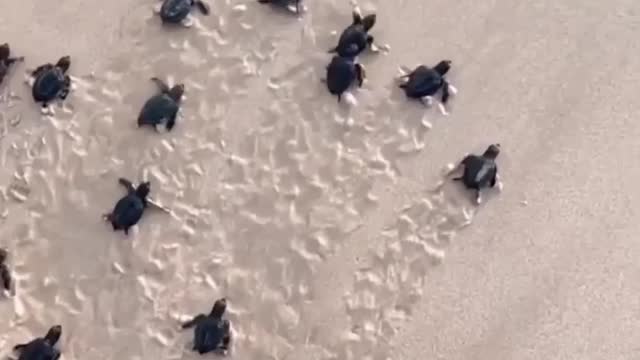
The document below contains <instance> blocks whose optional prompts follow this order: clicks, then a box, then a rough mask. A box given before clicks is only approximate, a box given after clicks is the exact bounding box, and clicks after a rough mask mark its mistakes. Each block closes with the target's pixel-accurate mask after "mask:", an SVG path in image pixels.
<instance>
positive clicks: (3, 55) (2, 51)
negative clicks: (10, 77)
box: [0, 43, 24, 83]
mask: <svg viewBox="0 0 640 360" xmlns="http://www.w3.org/2000/svg"><path fill="white" fill-rule="evenodd" d="M18 61H24V57H22V56H21V57H11V48H10V47H9V44H7V43H4V44H2V45H0V83H2V80H4V77H5V76H7V73H8V72H9V67H10V66H11V65H13V64H14V63H15V62H18Z"/></svg>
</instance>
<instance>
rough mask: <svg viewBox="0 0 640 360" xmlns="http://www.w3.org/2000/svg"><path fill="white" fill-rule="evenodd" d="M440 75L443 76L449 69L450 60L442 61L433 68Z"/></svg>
mask: <svg viewBox="0 0 640 360" xmlns="http://www.w3.org/2000/svg"><path fill="white" fill-rule="evenodd" d="M433 69H434V70H435V71H437V72H438V74H440V75H444V74H446V73H447V72H449V69H451V60H442V61H440V62H439V63H438V64H437V65H436V66H435V67H434V68H433Z"/></svg>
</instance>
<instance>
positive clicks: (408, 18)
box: [0, 0, 640, 360]
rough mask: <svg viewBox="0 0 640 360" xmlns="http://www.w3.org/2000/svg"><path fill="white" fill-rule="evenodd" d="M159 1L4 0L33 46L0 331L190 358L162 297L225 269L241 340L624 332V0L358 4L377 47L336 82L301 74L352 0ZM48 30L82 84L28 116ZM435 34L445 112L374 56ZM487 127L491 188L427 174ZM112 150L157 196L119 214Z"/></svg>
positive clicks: (17, 136) (119, 172)
mask: <svg viewBox="0 0 640 360" xmlns="http://www.w3.org/2000/svg"><path fill="white" fill-rule="evenodd" d="M155 4H156V2H154V1H146V0H145V1H132V0H118V1H112V2H110V3H99V4H98V3H96V4H95V5H93V4H92V5H86V4H85V3H84V2H81V1H79V0H69V1H67V2H65V6H64V8H56V5H55V4H53V3H52V4H49V5H46V4H41V3H40V2H38V1H34V0H27V1H24V2H10V3H7V4H4V5H2V6H1V8H2V10H3V13H5V14H12V15H11V16H10V17H8V18H7V19H4V20H3V22H2V23H1V24H0V33H1V34H3V39H0V40H2V41H8V42H9V43H10V44H11V45H12V50H13V52H14V54H16V55H23V56H25V57H26V63H25V64H23V65H19V66H18V67H16V68H15V69H14V71H13V72H12V73H11V75H10V76H9V77H8V78H7V79H6V80H5V84H3V86H2V94H3V101H2V104H0V109H1V114H2V119H0V120H1V121H2V123H1V124H0V131H1V133H2V139H1V140H0V164H1V165H2V167H3V168H4V170H3V171H2V172H0V186H1V187H2V190H3V191H2V194H3V197H2V198H0V204H1V206H2V208H1V209H0V215H2V222H3V226H2V232H3V234H2V240H1V243H0V244H1V245H2V246H3V247H6V248H8V249H9V251H10V253H11V255H10V258H9V264H10V266H11V268H12V270H13V272H14V274H15V277H16V283H17V284H16V293H15V295H14V296H13V297H10V298H3V299H2V300H0V318H2V319H6V320H3V323H4V324H6V327H3V328H2V329H3V331H1V332H0V349H1V350H0V352H1V353H0V355H5V354H7V353H8V350H9V348H10V347H11V346H13V345H14V344H15V343H18V342H23V341H25V340H28V339H30V338H31V337H34V336H42V335H44V333H45V332H46V330H47V329H48V328H49V326H51V325H53V324H54V323H60V324H62V325H63V336H62V339H61V344H60V345H61V349H62V351H63V357H64V358H66V359H89V358H90V359H112V358H125V359H142V358H145V359H153V358H158V359H196V358H199V356H198V355H195V354H193V353H191V352H190V351H189V350H188V347H189V345H190V341H191V333H190V332H181V331H179V330H178V327H177V324H178V320H179V319H180V318H181V317H184V316H190V315H194V314H196V313H200V312H206V311H208V310H209V309H210V307H211V306H212V304H213V302H214V300H215V299H217V298H219V297H221V296H226V297H227V298H228V299H229V302H230V308H229V311H228V317H229V318H230V319H231V321H232V324H233V328H234V334H235V341H234V349H233V352H232V355H231V356H232V357H234V358H244V359H265V358H268V359H303V358H306V359H376V360H377V359H387V358H391V359H407V360H409V359H417V358H438V359H470V358H473V359H475V358H478V359H480V358H482V359H484V358H493V359H541V358H558V359H574V358H575V359H630V358H634V357H637V356H638V353H639V352H640V350H638V347H637V346H636V345H635V341H634V340H635V339H637V338H638V335H640V334H639V332H640V330H638V329H639V328H638V326H634V325H635V314H636V309H637V307H638V300H637V299H638V297H637V288H638V285H636V283H637V281H636V280H637V279H638V277H639V276H640V267H639V266H637V265H635V264H634V263H633V262H632V261H634V260H635V259H637V258H638V255H639V254H640V245H637V242H636V241H635V240H636V236H634V235H635V234H637V233H638V231H639V230H640V225H638V224H637V221H634V220H636V219H638V218H639V216H640V214H639V213H640V210H639V209H640V208H639V207H638V206H636V205H635V204H636V203H638V201H640V199H639V196H640V195H639V194H640V192H638V191H637V190H636V189H635V185H636V183H637V182H638V180H639V179H640V170H638V167H637V166H634V162H635V160H636V159H638V157H639V156H640V145H639V144H637V142H636V141H635V139H636V138H637V135H640V126H639V125H637V124H636V121H635V119H633V118H632V115H633V114H635V113H636V110H634V109H635V108H636V106H634V100H635V97H636V92H635V91H634V90H635V89H636V83H637V81H638V76H637V75H636V74H637V73H638V71H637V70H638V65H639V64H638V62H639V61H638V60H637V59H636V58H635V57H634V56H633V55H634V54H635V53H636V52H637V51H635V50H637V48H638V39H637V36H636V34H637V30H638V24H637V21H636V19H637V18H638V14H639V13H640V4H637V3H635V2H632V1H628V0H615V1H612V2H610V3H603V2H595V1H565V2H564V3H563V4H557V3H556V2H552V1H542V2H537V3H535V4H533V3H532V4H516V3H513V2H510V1H489V2H482V3H478V2H472V1H467V0H465V1H460V2H457V3H455V4H451V2H445V1H427V2H421V1H413V0H412V1H407V0H403V1H399V2H396V3H377V4H375V3H360V4H359V5H360V7H361V8H362V10H363V11H364V12H365V13H366V12H368V11H370V10H372V9H376V10H377V12H378V14H379V15H378V23H377V24H376V26H375V27H374V29H373V30H372V34H373V35H375V36H376V39H377V40H378V41H379V42H380V43H388V44H389V45H390V46H391V51H390V52H389V53H388V54H371V55H364V56H362V57H361V61H362V62H363V63H364V64H365V66H366V67H367V72H368V75H369V79H368V81H367V82H366V83H365V86H364V88H362V89H361V90H360V91H355V92H354V95H355V97H356V98H357V99H358V103H359V105H358V106H356V107H354V108H351V109H349V108H345V107H342V106H339V105H338V104H337V103H336V99H335V97H332V96H330V95H329V94H328V92H327V91H326V89H325V88H324V86H323V84H322V83H321V82H320V78H321V77H322V76H323V75H324V66H325V65H326V64H327V63H328V61H329V59H330V56H329V55H328V54H327V53H326V51H327V49H329V48H331V47H332V46H333V45H334V43H335V36H332V35H331V32H332V31H334V30H338V31H339V30H341V29H342V28H343V27H344V26H345V25H346V24H348V23H349V21H350V18H351V16H350V12H351V5H350V4H349V3H348V2H346V1H342V2H331V1H323V2H311V1H310V2H308V3H307V6H308V12H307V13H306V14H305V16H304V17H302V18H301V19H300V20H297V19H296V18H292V17H289V16H285V15H283V14H280V13H278V12H275V11H273V10H272V9H270V8H269V7H265V6H260V5H258V4H255V3H253V2H251V1H250V2H246V3H244V2H222V1H217V2H215V3H214V2H211V7H212V14H213V15H211V16H209V17H203V16H201V15H199V14H197V13H195V18H196V19H197V21H198V23H199V24H198V25H196V26H195V27H194V28H192V29H188V30H182V29H180V30H168V29H164V28H162V27H161V26H160V24H159V20H158V18H157V17H154V16H153V13H152V8H153V6H154V5H155ZM238 4H246V10H245V11H241V9H238V8H237V7H236V6H237V5H238ZM98 8H99V10H96V9H98ZM25 27H27V29H25ZM62 55H70V56H71V57H72V67H71V75H72V76H73V79H74V84H75V89H74V91H73V92H72V93H71V95H70V96H69V98H68V99H67V101H66V102H65V106H64V108H57V109H56V114H55V117H43V116H42V115H41V114H40V112H39V109H38V106H36V105H34V104H33V102H32V100H31V98H30V91H29V89H28V87H27V86H26V85H25V84H24V74H25V72H26V70H27V69H31V68H35V67H36V66H38V65H40V64H42V63H44V62H55V61H56V60H57V59H58V58H59V57H60V56H62ZM442 58H450V59H452V60H453V61H454V65H453V69H452V70H451V73H450V75H449V79H450V80H451V82H452V83H453V84H454V85H455V86H456V87H457V88H458V90H459V93H458V95H457V96H456V97H454V98H453V99H452V103H451V109H450V110H451V114H450V116H448V117H444V116H442V115H441V114H440V113H439V112H438V110H437V108H436V107H433V108H432V109H429V110H427V111H425V110H424V109H423V108H422V107H421V105H419V104H418V103H415V102H408V101H407V100H406V99H405V98H404V96H403V95H402V94H401V93H400V92H399V90H398V89H397V87H396V85H395V84H394V82H393V77H394V76H396V75H397V68H398V66H400V65H406V66H414V65H415V64H417V63H426V64H435V63H436V62H437V61H439V60H441V59H442ZM152 76H158V77H161V78H163V79H166V80H168V81H169V82H170V83H172V84H173V83H175V82H184V83H185V85H186V100H185V103H184V105H183V108H182V110H181V118H180V119H179V120H178V122H177V125H176V127H175V128H174V130H173V132H172V133H169V134H155V133H154V132H153V131H152V130H151V129H138V128H137V127H136V124H135V120H136V118H137V115H138V112H139V110H140V107H141V106H142V104H143V103H144V101H145V100H146V99H147V98H148V97H149V96H151V95H152V94H153V93H154V91H155V89H154V87H153V84H152V83H151V82H150V81H149V80H148V79H149V78H150V77H152ZM9 92H12V93H14V94H15V96H12V97H10V96H8V93H9ZM492 142H499V143H500V144H501V145H502V154H501V155H500V157H499V158H498V166H499V170H500V173H501V178H502V180H503V182H504V190H503V191H502V193H498V192H491V193H490V195H489V193H488V194H487V196H485V203H483V204H482V205H481V206H480V207H478V208H476V207H474V206H473V205H472V203H471V201H470V199H471V198H470V194H468V193H466V192H464V191H461V190H460V189H459V188H458V187H457V186H456V185H454V184H445V185H444V186H442V187H438V185H439V183H440V182H441V181H442V172H443V169H444V168H445V167H446V166H447V164H449V163H453V162H456V161H457V160H459V159H460V158H461V156H463V154H464V153H466V152H481V151H483V150H484V148H485V147H486V146H487V145H488V144H489V143H492ZM120 176H124V177H127V178H130V179H132V180H134V181H139V180H141V179H148V180H150V181H151V184H152V185H151V186H152V196H153V197H154V198H155V199H157V200H158V201H160V202H162V203H163V204H165V205H167V206H169V207H170V208H171V209H172V210H173V212H174V214H173V216H170V215H167V214H164V213H162V212H158V211H149V212H147V213H146V214H145V217H144V218H143V220H142V221H141V222H140V225H139V227H138V229H137V230H136V231H134V233H133V234H132V235H130V236H129V237H128V238H127V237H125V236H124V234H122V232H112V231H111V229H110V227H109V226H108V225H107V224H106V223H104V222H103V221H102V220H101V215H102V214H103V213H105V212H106V211H108V210H110V209H111V208H112V206H113V204H114V203H115V201H116V200H117V199H118V198H119V197H120V196H121V195H122V194H123V191H124V190H123V189H122V188H121V187H120V186H119V185H118V184H117V178H118V177H120ZM634 290H635V291H634Z"/></svg>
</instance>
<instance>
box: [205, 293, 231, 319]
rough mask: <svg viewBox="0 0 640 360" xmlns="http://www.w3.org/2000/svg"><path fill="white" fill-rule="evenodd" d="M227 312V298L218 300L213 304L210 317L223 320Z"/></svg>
mask: <svg viewBox="0 0 640 360" xmlns="http://www.w3.org/2000/svg"><path fill="white" fill-rule="evenodd" d="M226 310H227V299H225V298H222V299H218V300H216V302H215V303H214V304H213V309H211V314H209V315H210V316H213V317H215V318H221V317H222V315H224V312H225V311H226Z"/></svg>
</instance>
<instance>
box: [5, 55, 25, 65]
mask: <svg viewBox="0 0 640 360" xmlns="http://www.w3.org/2000/svg"><path fill="white" fill-rule="evenodd" d="M23 61H24V56H20V57H14V58H8V59H7V60H5V64H7V66H9V65H12V64H14V63H17V62H23Z"/></svg>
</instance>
